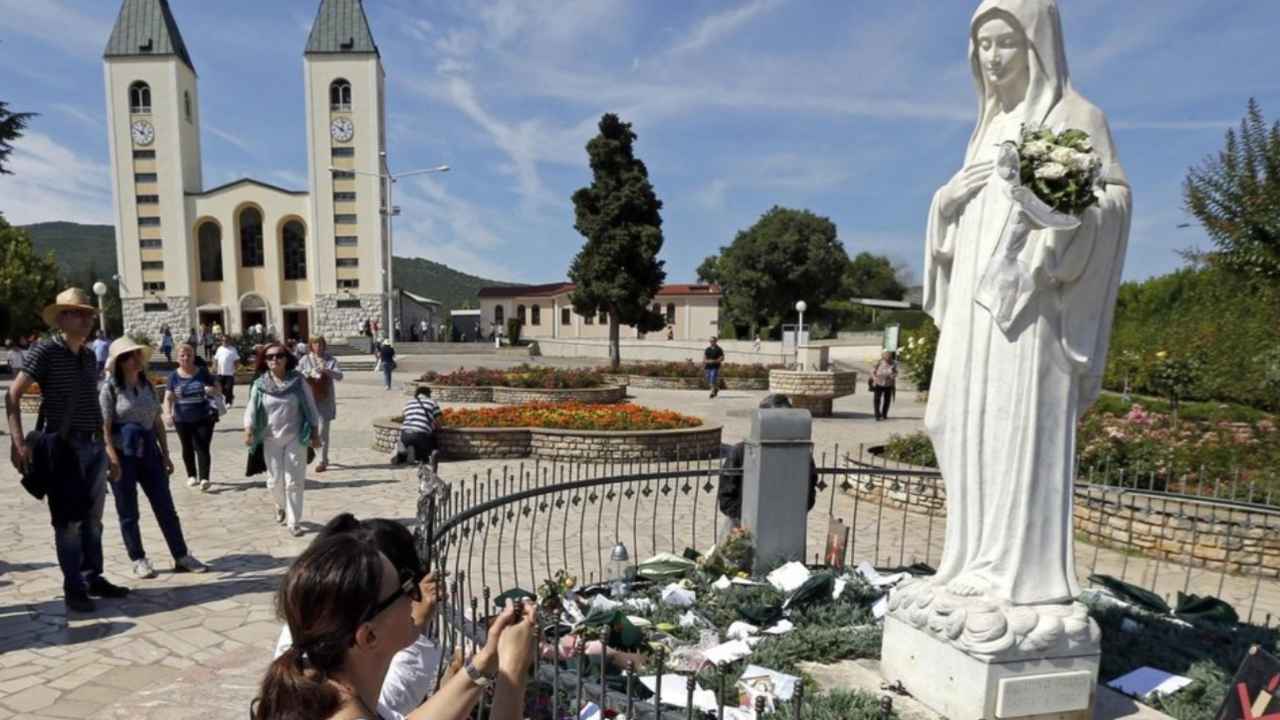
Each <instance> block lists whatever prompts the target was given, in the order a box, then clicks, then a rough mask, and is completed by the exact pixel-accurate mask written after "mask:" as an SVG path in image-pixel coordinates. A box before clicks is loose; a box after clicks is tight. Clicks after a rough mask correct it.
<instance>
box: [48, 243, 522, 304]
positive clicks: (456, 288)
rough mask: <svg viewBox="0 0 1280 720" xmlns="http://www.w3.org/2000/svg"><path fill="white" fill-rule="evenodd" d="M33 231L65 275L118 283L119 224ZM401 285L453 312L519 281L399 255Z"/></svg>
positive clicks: (82, 281) (397, 271)
mask: <svg viewBox="0 0 1280 720" xmlns="http://www.w3.org/2000/svg"><path fill="white" fill-rule="evenodd" d="M23 229H24V230H26V231H27V232H28V233H30V235H31V242H32V244H33V245H34V246H35V249H36V252H38V253H41V254H44V253H47V252H52V253H53V254H54V257H55V258H56V259H57V261H58V268H59V269H60V270H61V271H62V274H63V276H64V277H67V278H70V279H71V281H72V282H74V283H77V284H80V285H83V286H84V288H85V289H86V290H87V289H89V287H90V286H92V285H93V281H94V280H102V281H104V282H106V283H107V285H114V283H112V282H111V276H112V275H114V274H115V272H116V248H115V229H114V228H113V227H112V226H110V225H81V224H79V223H72V222H46V223H37V224H35V225H27V226H25V227H24V228H23ZM394 276H395V281H396V286H397V287H401V288H404V289H405V290H408V291H409V292H411V293H414V294H416V295H425V296H426V297H429V298H432V299H433V300H439V301H440V302H441V303H442V304H443V305H444V311H445V312H446V313H448V311H449V310H452V309H454V308H459V307H464V306H469V307H479V302H478V300H477V298H476V292H477V291H478V290H479V289H480V288H482V287H486V286H490V285H511V284H514V283H505V282H498V281H496V280H488V279H485V278H482V277H476V276H475V275H468V274H466V273H463V272H458V271H457V270H454V269H452V268H450V267H448V266H446V265H441V264H440V263H437V262H432V261H430V260H427V259H425V258H404V257H397V258H396V259H395V273H394Z"/></svg>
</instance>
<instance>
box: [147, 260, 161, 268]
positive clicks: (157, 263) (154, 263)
mask: <svg viewBox="0 0 1280 720" xmlns="http://www.w3.org/2000/svg"><path fill="white" fill-rule="evenodd" d="M142 269H143V270H163V269H164V261H163V260H143V261H142Z"/></svg>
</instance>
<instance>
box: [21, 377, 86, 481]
mask: <svg viewBox="0 0 1280 720" xmlns="http://www.w3.org/2000/svg"><path fill="white" fill-rule="evenodd" d="M77 399H78V398H77V394H76V393H72V394H71V402H69V403H68V404H67V412H66V414H64V415H63V416H62V424H61V426H59V428H58V437H60V438H62V440H63V442H65V441H66V439H67V434H68V433H70V432H71V419H72V418H73V417H75V414H76V405H77V403H76V400H77ZM44 425H45V416H44V403H40V414H39V415H38V416H37V417H36V429H35V430H32V431H31V432H29V433H27V437H26V445H27V448H28V449H34V448H35V447H37V445H38V444H39V443H40V436H41V435H43V434H45V433H44V432H43V431H44ZM9 461H10V462H11V463H13V465H14V466H15V467H16V466H17V464H18V453H17V447H16V446H15V445H14V444H13V443H10V444H9ZM28 469H30V466H28ZM22 489H23V490H26V491H27V494H29V495H31V497H33V498H35V499H37V500H44V496H45V495H47V494H48V493H49V486H48V483H47V482H46V478H45V477H44V476H43V475H40V474H37V473H33V472H27V473H24V474H23V476H22Z"/></svg>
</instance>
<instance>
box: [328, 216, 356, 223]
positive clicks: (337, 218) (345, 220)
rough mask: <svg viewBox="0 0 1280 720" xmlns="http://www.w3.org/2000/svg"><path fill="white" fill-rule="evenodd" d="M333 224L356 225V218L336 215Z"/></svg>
mask: <svg viewBox="0 0 1280 720" xmlns="http://www.w3.org/2000/svg"><path fill="white" fill-rule="evenodd" d="M333 224H334V225H355V224H356V216H355V215H346V214H336V215H334V216H333Z"/></svg>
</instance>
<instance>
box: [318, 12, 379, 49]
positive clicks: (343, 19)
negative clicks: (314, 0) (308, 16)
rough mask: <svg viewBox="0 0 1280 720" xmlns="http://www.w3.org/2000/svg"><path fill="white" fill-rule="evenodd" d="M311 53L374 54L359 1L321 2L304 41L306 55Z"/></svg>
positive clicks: (374, 47)
mask: <svg viewBox="0 0 1280 720" xmlns="http://www.w3.org/2000/svg"><path fill="white" fill-rule="evenodd" d="M312 53H373V54H374V55H377V54H378V46H377V44H375V43H374V42H373V32H372V31H371V30H369V18H367V17H365V14H364V3H363V2H361V0H321V2H320V10H319V11H318V12H316V21H315V23H313V24H312V25H311V36H310V37H308V38H307V50H306V54H307V55H310V54H312Z"/></svg>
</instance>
